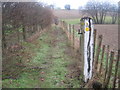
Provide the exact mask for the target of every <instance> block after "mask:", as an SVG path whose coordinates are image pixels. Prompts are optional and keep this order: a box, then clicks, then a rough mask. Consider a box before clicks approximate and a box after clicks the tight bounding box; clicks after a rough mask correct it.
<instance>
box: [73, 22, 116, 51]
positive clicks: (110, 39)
mask: <svg viewBox="0 0 120 90" xmlns="http://www.w3.org/2000/svg"><path fill="white" fill-rule="evenodd" d="M78 28H79V25H76V26H75V29H76V30H77V29H78ZM94 28H95V29H97V37H98V35H103V42H102V44H103V45H110V49H111V50H113V49H114V50H117V49H118V25H113V24H104V25H103V24H101V25H99V24H95V25H94Z"/></svg>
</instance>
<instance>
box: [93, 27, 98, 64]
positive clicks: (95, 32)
mask: <svg viewBox="0 0 120 90" xmlns="http://www.w3.org/2000/svg"><path fill="white" fill-rule="evenodd" d="M96 34H97V31H96V29H94V52H93V62H94V59H95V52H96V50H95V49H96V48H95V47H96Z"/></svg>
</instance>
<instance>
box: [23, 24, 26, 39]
mask: <svg viewBox="0 0 120 90" xmlns="http://www.w3.org/2000/svg"><path fill="white" fill-rule="evenodd" d="M23 40H26V31H25V26H24V25H23Z"/></svg>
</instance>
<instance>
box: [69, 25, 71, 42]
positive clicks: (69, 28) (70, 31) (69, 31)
mask: <svg viewBox="0 0 120 90" xmlns="http://www.w3.org/2000/svg"><path fill="white" fill-rule="evenodd" d="M69 39H70V41H71V24H69Z"/></svg>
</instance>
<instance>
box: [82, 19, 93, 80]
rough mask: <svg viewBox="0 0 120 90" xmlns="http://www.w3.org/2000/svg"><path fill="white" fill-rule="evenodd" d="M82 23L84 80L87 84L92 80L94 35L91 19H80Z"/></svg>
mask: <svg viewBox="0 0 120 90" xmlns="http://www.w3.org/2000/svg"><path fill="white" fill-rule="evenodd" d="M82 22H83V23H84V24H83V25H84V28H83V29H84V33H83V34H84V80H85V82H87V81H88V80H89V79H91V78H92V68H93V67H92V66H93V65H92V63H93V49H94V37H93V36H94V35H93V30H94V29H93V24H92V19H91V18H88V17H85V18H82Z"/></svg>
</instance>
